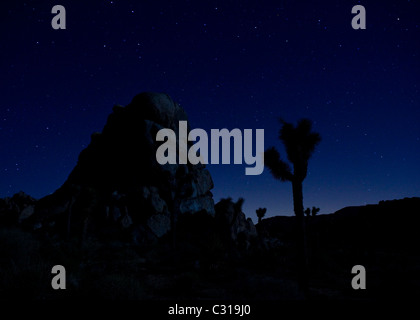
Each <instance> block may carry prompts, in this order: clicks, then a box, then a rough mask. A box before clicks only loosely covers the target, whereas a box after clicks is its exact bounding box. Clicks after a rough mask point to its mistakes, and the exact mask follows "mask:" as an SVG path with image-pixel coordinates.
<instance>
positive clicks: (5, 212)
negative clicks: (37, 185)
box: [0, 191, 36, 225]
mask: <svg viewBox="0 0 420 320" xmlns="http://www.w3.org/2000/svg"><path fill="white" fill-rule="evenodd" d="M35 203H36V200H35V199H34V198H32V197H31V196H29V195H27V194H25V193H24V192H22V191H21V192H19V193H16V194H15V195H14V196H13V197H7V198H4V199H0V222H2V223H3V224H6V225H10V224H17V223H18V224H19V223H22V221H23V220H25V219H27V218H29V217H30V216H31V215H33V213H34V209H35Z"/></svg>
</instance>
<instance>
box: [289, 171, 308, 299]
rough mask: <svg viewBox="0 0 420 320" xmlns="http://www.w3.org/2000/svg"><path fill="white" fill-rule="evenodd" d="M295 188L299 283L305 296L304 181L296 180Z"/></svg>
mask: <svg viewBox="0 0 420 320" xmlns="http://www.w3.org/2000/svg"><path fill="white" fill-rule="evenodd" d="M292 187H293V207H294V211H295V215H296V222H297V245H298V248H297V249H298V269H299V282H300V286H301V288H302V289H303V291H304V293H305V295H306V293H307V289H308V283H307V282H308V263H307V246H306V230H305V219H304V218H305V217H304V211H303V193H302V181H297V179H296V178H295V179H294V180H293V181H292Z"/></svg>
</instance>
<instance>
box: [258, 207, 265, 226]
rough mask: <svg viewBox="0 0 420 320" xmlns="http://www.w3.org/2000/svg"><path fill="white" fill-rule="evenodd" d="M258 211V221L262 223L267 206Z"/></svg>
mask: <svg viewBox="0 0 420 320" xmlns="http://www.w3.org/2000/svg"><path fill="white" fill-rule="evenodd" d="M256 212H257V217H258V223H260V222H261V220H262V218H264V216H265V213H266V212H267V208H259V209H257V210H256Z"/></svg>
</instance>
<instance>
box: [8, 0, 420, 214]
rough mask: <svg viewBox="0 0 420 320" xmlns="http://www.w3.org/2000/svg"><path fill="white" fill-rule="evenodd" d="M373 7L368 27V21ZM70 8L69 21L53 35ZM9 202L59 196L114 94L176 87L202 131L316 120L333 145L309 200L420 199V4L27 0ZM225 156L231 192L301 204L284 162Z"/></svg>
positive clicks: (307, 185) (311, 181) (12, 76)
mask: <svg viewBox="0 0 420 320" xmlns="http://www.w3.org/2000/svg"><path fill="white" fill-rule="evenodd" d="M359 3H360V4H363V5H364V6H365V8H366V12H367V29H366V30H353V29H352V27H351V19H352V17H353V15H352V14H351V8H352V7H353V6H354V5H356V4H359ZM56 4H61V5H64V6H65V8H66V11H67V29H66V30H53V29H52V27H51V19H52V17H53V14H51V8H52V7H53V6H54V5H56ZM0 24H1V28H0V30H1V31H0V35H1V41H0V55H1V59H0V71H1V78H0V81H1V83H0V84H1V85H0V97H1V99H0V150H1V153H0V155H1V156H0V197H5V196H11V195H13V194H14V193H16V192H18V191H19V190H23V191H25V192H26V193H28V194H30V195H32V196H34V197H36V198H40V197H42V196H45V195H47V194H50V193H52V192H54V191H55V190H56V189H57V188H58V187H60V186H61V184H62V183H63V182H64V181H65V180H66V178H67V176H68V174H69V173H70V171H71V170H72V168H73V167H74V166H75V164H76V162H77V157H78V155H79V153H80V151H81V150H82V149H83V148H85V147H86V146H87V145H88V143H89V141H90V134H91V133H92V132H94V131H101V130H102V128H103V126H104V124H105V122H106V119H107V116H108V114H109V113H110V112H111V111H112V106H113V105H114V104H122V105H126V104H128V103H129V102H130V101H131V99H132V98H133V97H134V95H136V94H137V93H140V92H143V91H157V92H166V93H168V94H169V95H170V96H171V97H172V98H173V99H174V100H175V101H177V102H178V103H180V104H181V105H182V106H183V107H184V108H185V110H186V111H187V114H188V116H189V122H190V125H191V127H193V128H195V127H198V128H203V129H205V130H210V129H212V128H220V129H221V128H225V127H226V128H228V129H233V128H239V129H241V130H242V129H257V128H261V129H265V148H267V147H269V146H272V145H274V146H276V147H277V148H279V149H280V150H281V153H282V155H283V157H284V158H285V154H284V150H283V149H282V147H281V143H280V141H279V140H278V139H277V136H278V130H279V123H278V122H277V118H278V117H283V118H284V119H285V120H287V121H291V122H296V121H297V120H298V119H300V118H303V117H307V118H310V119H311V120H313V122H314V130H315V131H317V132H319V133H320V134H321V136H322V139H323V140H322V142H321V144H320V145H319V147H318V148H317V150H316V152H315V153H314V155H313V158H312V159H311V161H310V163H309V174H308V177H307V178H306V180H305V181H304V205H305V207H309V206H318V207H320V208H321V212H320V213H330V212H334V211H335V210H338V209H340V208H342V207H345V206H349V205H363V204H366V203H377V202H378V201H379V200H387V199H395V198H403V197H412V196H420V170H419V163H420V125H419V123H420V121H419V120H420V93H419V89H420V42H419V39H420V3H419V1H356V0H346V1H343V0H341V1H340V0H337V1H311V2H310V1H226V0H224V1H145V0H143V1H118V0H114V1H84V2H82V1H79V2H75V1H59V2H55V1H26V2H22V1H13V4H8V5H6V4H3V3H2V4H1V10H0ZM244 168H245V165H243V166H241V165H210V166H209V170H210V172H211V173H212V176H213V180H214V183H215V188H214V190H213V193H214V197H215V200H216V201H218V200H219V199H220V198H221V197H227V196H231V197H233V198H234V199H236V198H238V197H241V196H242V197H244V198H245V204H244V211H245V213H246V214H247V215H248V216H250V217H252V218H253V219H254V221H255V209H257V208H258V207H266V208H267V209H268V210H267V216H272V215H279V214H282V215H290V214H293V206H292V192H291V185H290V183H281V182H279V181H276V180H274V179H273V178H272V177H271V175H270V173H269V171H268V169H266V170H265V171H264V173H263V174H262V175H260V176H245V174H244Z"/></svg>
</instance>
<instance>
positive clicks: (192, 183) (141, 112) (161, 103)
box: [20, 93, 215, 241]
mask: <svg viewBox="0 0 420 320" xmlns="http://www.w3.org/2000/svg"><path fill="white" fill-rule="evenodd" d="M180 120H187V116H186V114H185V112H184V110H183V109H182V107H180V106H179V105H178V104H177V103H175V102H174V101H172V99H171V98H170V97H169V96H168V95H166V94H160V93H142V94H139V95H137V96H135V97H134V99H133V100H132V101H131V103H130V104H128V105H127V106H125V107H122V106H115V107H114V108H113V112H112V113H111V114H110V116H109V117H108V120H107V123H106V125H105V127H104V128H103V130H102V132H101V133H94V134H92V137H91V142H90V144H89V146H88V147H87V148H86V149H84V150H83V151H82V152H81V153H80V155H79V160H78V163H77V165H76V167H75V168H74V169H73V171H72V172H71V173H70V175H69V177H68V179H67V181H66V182H65V183H64V184H63V186H62V187H61V188H59V189H58V190H57V191H56V192H55V193H53V194H52V195H50V196H47V197H45V198H43V199H41V200H39V201H38V203H37V204H36V207H35V212H34V214H32V216H31V217H30V219H27V223H26V224H27V225H29V226H30V227H31V228H36V229H38V228H39V229H45V228H50V227H53V228H55V229H56V230H59V231H60V232H62V233H65V234H67V235H72V234H74V233H77V234H79V233H83V234H84V235H85V234H86V233H90V232H97V231H101V232H102V231H104V230H110V229H112V230H113V231H112V232H114V231H115V230H114V229H115V228H116V227H118V228H119V229H120V230H128V231H129V233H131V234H132V235H133V237H134V238H135V239H136V241H137V240H138V241H140V240H139V239H140V238H142V239H143V238H145V237H146V238H153V237H155V238H159V237H162V236H163V235H165V234H166V233H167V232H168V231H169V230H170V229H171V226H172V225H173V224H174V223H176V220H177V217H178V215H180V214H184V213H196V212H206V213H207V214H209V215H212V216H213V215H214V214H215V210H214V202H213V196H212V193H211V192H210V190H211V189H212V188H213V181H212V178H211V176H210V173H209V171H208V170H207V169H205V166H204V165H201V164H199V165H191V164H167V165H163V166H162V165H160V164H158V163H157V161H156V149H157V148H158V147H159V145H160V144H161V143H162V142H156V133H157V132H158V131H159V130H160V129H162V128H168V129H172V130H174V131H175V132H178V123H179V121H180ZM177 143H178V141H177ZM29 213H30V212H29V209H28V212H25V214H23V213H21V216H22V215H25V216H26V215H29ZM23 218H24V217H21V218H20V219H23ZM145 233H146V234H147V235H145Z"/></svg>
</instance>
